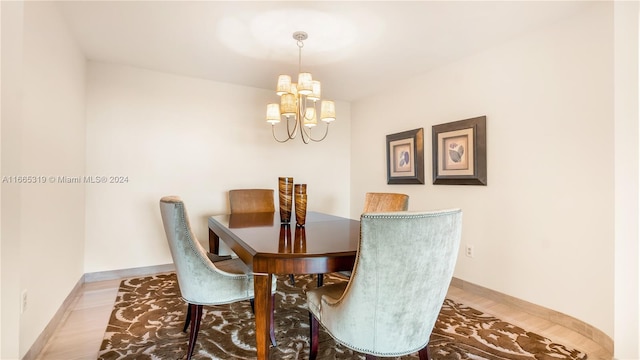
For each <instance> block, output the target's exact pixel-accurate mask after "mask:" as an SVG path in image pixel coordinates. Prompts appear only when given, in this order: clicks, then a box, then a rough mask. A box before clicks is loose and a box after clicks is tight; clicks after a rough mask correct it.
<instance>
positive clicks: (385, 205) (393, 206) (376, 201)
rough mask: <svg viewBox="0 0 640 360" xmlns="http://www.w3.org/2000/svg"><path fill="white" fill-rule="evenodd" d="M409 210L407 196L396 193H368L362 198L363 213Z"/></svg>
mask: <svg viewBox="0 0 640 360" xmlns="http://www.w3.org/2000/svg"><path fill="white" fill-rule="evenodd" d="M408 209H409V195H407V194H398V193H378V192H368V193H366V194H365V197H364V209H363V210H362V212H363V213H369V212H387V211H407V210H408Z"/></svg>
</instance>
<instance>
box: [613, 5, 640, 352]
mask: <svg viewBox="0 0 640 360" xmlns="http://www.w3.org/2000/svg"><path fill="white" fill-rule="evenodd" d="M639 18H640V5H639V4H638V2H637V1H617V2H616V3H615V94H616V95H615V161H616V166H615V211H616V218H615V303H614V307H615V329H614V335H615V336H614V342H615V353H614V357H615V358H616V359H638V358H640V343H639V342H638V339H640V267H639V264H638V263H639V259H640V245H639V244H638V233H639V230H638V225H639V224H638V218H639V209H638V207H639V206H638V204H639V201H640V199H639V198H638V194H639V192H638V187H639V185H640V184H639V181H640V179H639V177H638V168H639V165H640V163H639V162H640V153H638V148H639V147H638V138H639V134H638V129H639V126H638V95H639V91H638V73H639V69H638V65H639V64H638V49H639V43H638V42H639V40H640V36H639V35H638V31H639V24H640V21H639Z"/></svg>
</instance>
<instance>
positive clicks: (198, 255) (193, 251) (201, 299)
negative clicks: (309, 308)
mask: <svg viewBox="0 0 640 360" xmlns="http://www.w3.org/2000/svg"><path fill="white" fill-rule="evenodd" d="M160 213H161V215H162V223H163V224H164V231H165V234H166V235H167V241H168V243H169V249H170V250H171V257H172V258H173V262H174V264H175V266H176V274H177V278H178V286H179V288H180V293H181V295H182V298H183V299H184V301H186V302H187V304H188V306H189V311H188V313H190V314H191V315H192V316H193V321H191V333H190V335H189V348H188V350H187V351H188V352H187V359H190V358H191V354H192V353H193V349H194V347H195V344H196V339H197V337H198V331H199V329H200V321H201V319H202V307H203V305H220V304H228V303H233V302H236V301H242V300H251V299H253V297H254V296H253V276H252V275H251V274H250V273H249V268H247V266H246V265H245V264H244V263H243V262H242V261H241V260H240V259H230V260H224V261H218V262H215V263H212V262H211V261H209V258H208V257H207V252H206V250H205V249H204V247H202V245H201V244H200V242H198V240H197V238H196V236H195V234H193V232H192V231H191V225H190V223H189V218H188V216H187V211H186V209H185V206H184V202H183V201H182V200H181V199H180V198H179V197H177V196H166V197H163V198H162V199H160ZM273 280H274V282H273V284H272V289H273V293H275V289H276V281H275V280H276V279H275V277H274V279H273ZM272 303H273V302H272ZM271 316H272V317H273V309H271ZM188 323H189V320H187V321H186V324H185V329H186V326H187V325H188ZM271 324H272V327H271V341H272V343H275V334H274V329H273V321H272V322H271Z"/></svg>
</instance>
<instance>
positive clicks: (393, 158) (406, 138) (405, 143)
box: [387, 128, 424, 184]
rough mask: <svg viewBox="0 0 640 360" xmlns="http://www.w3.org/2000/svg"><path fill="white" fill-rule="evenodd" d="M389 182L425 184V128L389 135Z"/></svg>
mask: <svg viewBox="0 0 640 360" xmlns="http://www.w3.org/2000/svg"><path fill="white" fill-rule="evenodd" d="M387 184H424V129H423V128H420V129H415V130H409V131H404V132H401V133H397V134H391V135H387Z"/></svg>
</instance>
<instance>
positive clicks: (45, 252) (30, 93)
mask: <svg viewBox="0 0 640 360" xmlns="http://www.w3.org/2000/svg"><path fill="white" fill-rule="evenodd" d="M3 6H4V4H3ZM3 9H4V7H3ZM14 15H18V16H21V17H22V18H21V19H19V20H16V19H14V21H18V22H19V21H22V28H13V29H12V30H13V31H18V33H19V35H14V37H13V38H12V39H13V40H16V41H18V42H20V44H19V45H17V46H12V47H10V48H9V50H21V54H18V55H16V54H12V56H17V57H18V58H20V60H21V61H22V62H21V63H20V64H18V65H16V69H17V70H18V71H19V72H20V76H18V77H16V78H13V79H12V80H13V81H14V82H16V83H14V86H15V88H16V89H19V90H20V91H21V94H20V96H18V97H15V98H12V100H17V101H18V104H19V105H18V106H19V108H18V111H16V112H14V113H12V114H11V115H18V116H10V117H9V118H5V117H4V115H5V113H4V111H3V121H2V140H3V142H2V147H3V149H2V156H3V159H2V160H3V161H2V166H3V167H2V176H3V177H4V176H8V177H11V176H22V175H24V176H44V177H46V178H47V179H49V177H50V176H54V177H57V176H64V175H76V174H83V173H84V161H85V155H84V151H85V148H84V145H85V137H84V129H85V126H84V102H85V100H84V86H85V79H84V74H85V60H84V57H83V55H82V54H81V52H80V51H79V49H78V48H77V46H76V44H75V43H74V42H73V40H72V39H71V37H70V36H69V33H68V31H67V28H66V25H65V23H64V21H63V20H62V18H61V16H60V14H59V13H58V10H57V8H56V7H55V6H54V4H52V3H47V2H40V3H36V2H25V3H24V11H23V13H22V14H20V13H15V14H14ZM3 30H4V28H3ZM3 40H4V33H3ZM3 49H4V43H3ZM3 59H4V54H3ZM3 70H4V67H3ZM3 75H4V74H3ZM3 80H4V79H3ZM3 86H4V82H3ZM3 90H4V87H3ZM4 95H5V94H4V93H3V100H5V98H4ZM12 105H16V104H15V103H13V104H12ZM5 141H6V142H5ZM2 191H3V195H4V194H10V195H9V196H3V198H2V200H3V201H2V206H3V211H2V214H3V225H7V226H9V227H10V231H9V232H8V233H5V232H4V227H3V237H2V245H3V257H5V259H6V258H11V259H12V260H11V262H9V263H8V264H7V265H9V266H10V267H6V266H5V262H4V261H3V263H2V266H3V268H2V272H3V290H5V283H4V274H5V272H6V271H10V272H11V273H12V274H16V275H17V276H18V281H17V283H16V282H13V281H12V282H10V283H9V285H10V286H15V288H9V289H8V290H9V291H10V293H11V294H12V298H11V299H10V301H8V302H5V301H3V302H2V306H3V308H2V312H3V314H5V315H9V316H10V317H12V316H13V314H19V312H20V305H19V303H20V302H19V296H20V295H19V294H20V293H21V292H22V291H25V290H26V291H27V294H28V297H27V298H28V303H27V308H26V310H25V312H24V313H23V314H22V315H21V316H20V320H19V328H16V327H15V326H14V325H15V323H13V322H11V323H10V324H11V325H10V326H11V327H12V328H11V329H6V328H5V329H3V332H2V335H3V339H2V340H3V341H2V342H3V344H4V347H3V350H2V351H3V354H2V358H3V359H5V358H6V359H11V358H17V357H18V355H19V357H22V356H23V355H24V354H25V353H26V352H27V350H28V349H29V348H30V347H31V345H32V344H33V342H34V341H35V340H36V338H37V337H38V336H39V335H40V333H41V332H42V331H43V329H44V328H45V326H46V325H47V324H48V322H49V320H50V319H51V318H52V317H53V315H54V314H55V313H56V312H57V310H58V309H59V307H60V305H61V304H62V302H63V301H64V300H65V298H66V297H67V295H69V292H70V291H71V290H72V288H73V287H74V286H75V284H76V283H77V282H78V280H79V279H80V278H81V276H82V274H83V254H84V186H83V185H81V184H58V183H51V181H50V180H49V181H47V183H37V184H12V183H3V184H2ZM4 216H9V218H7V217H4ZM5 220H7V221H5ZM5 234H6V235H8V236H6V237H5ZM5 244H7V245H9V246H7V247H6V248H5ZM7 249H9V251H11V253H8V254H7V253H5V251H6V250H7ZM16 295H17V296H16ZM3 320H4V319H3ZM3 324H4V322H3ZM16 340H18V341H16ZM10 341H14V343H10ZM15 346H17V348H16V347H15ZM16 350H17V352H16Z"/></svg>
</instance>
